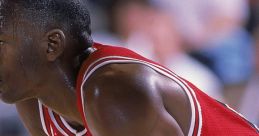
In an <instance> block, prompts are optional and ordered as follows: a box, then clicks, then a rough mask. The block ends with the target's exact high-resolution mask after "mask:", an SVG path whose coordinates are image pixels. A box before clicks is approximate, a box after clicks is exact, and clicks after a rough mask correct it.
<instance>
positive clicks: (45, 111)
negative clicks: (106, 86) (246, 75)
mask: <svg viewBox="0 0 259 136" xmlns="http://www.w3.org/2000/svg"><path fill="white" fill-rule="evenodd" d="M93 48H94V49H95V51H94V52H93V53H91V54H90V55H89V57H88V58H87V59H86V60H85V61H84V62H83V64H82V66H81V69H80V72H79V75H78V78H77V85H76V91H77V100H78V101H77V104H78V109H79V112H80V114H81V116H82V118H83V119H84V125H85V128H86V129H85V130H84V131H82V132H79V133H78V132H76V131H75V130H73V129H72V128H71V127H70V126H69V125H68V123H66V121H65V120H64V119H63V118H62V117H61V116H59V115H57V114H56V113H54V112H53V111H52V110H51V109H49V108H47V107H45V106H43V105H42V104H41V103H40V102H39V106H40V113H41V120H42V125H43V128H44V131H45V133H46V134H48V135H49V136H63V135H68V136H81V135H83V136H92V134H91V133H90V131H89V129H88V126H87V120H86V117H85V109H84V105H85V104H84V101H85V100H84V93H85V92H84V91H83V86H84V84H85V83H86V81H87V79H88V78H89V77H90V76H91V75H92V73H94V72H95V71H96V70H97V69H99V68H101V67H103V66H105V65H108V64H116V63H119V64H123V63H125V64H128V63H131V64H133V63H134V64H142V65H145V66H147V67H149V68H151V69H153V70H155V71H157V72H158V73H160V74H161V75H164V76H167V77H168V78H170V79H171V80H173V81H174V82H176V83H177V84H178V85H179V86H180V87H181V88H183V91H184V92H185V93H186V95H187V96H188V100H189V103H190V105H191V121H190V129H189V132H188V136H200V135H202V136H212V135H213V136H259V130H258V128H257V127H256V126H255V125H253V124H251V123H249V122H248V121H247V120H246V119H245V118H244V117H242V116H241V115H240V114H238V113H237V112H235V111H234V110H232V109H231V108H229V107H228V106H227V105H225V104H222V103H220V102H218V101H216V100H214V99H212V98H211V97H209V96H208V95H206V94H205V93H203V92H202V91H200V90H199V89H198V88H197V87H195V86H194V85H193V84H192V83H190V82H188V81H187V80H185V79H183V78H181V77H179V76H178V75H176V74H175V73H173V72H172V71H170V70H168V69H167V68H165V67H163V66H161V65H159V64H157V63H155V62H153V61H151V60H148V59H146V58H144V57H142V56H140V55H138V54H137V53H135V52H133V51H130V50H128V49H125V48H122V47H113V46H108V45H101V44H97V43H95V45H94V46H93ZM86 106H87V105H86ZM55 133H56V135H55Z"/></svg>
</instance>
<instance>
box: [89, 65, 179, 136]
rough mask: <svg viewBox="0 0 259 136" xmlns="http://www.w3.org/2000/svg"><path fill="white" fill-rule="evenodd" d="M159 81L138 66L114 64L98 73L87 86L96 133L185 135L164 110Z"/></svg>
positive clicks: (115, 135) (102, 135)
mask: <svg viewBox="0 0 259 136" xmlns="http://www.w3.org/2000/svg"><path fill="white" fill-rule="evenodd" d="M157 80H160V79H159V78H158V77H156V76H155V74H154V73H153V72H152V71H150V70H147V69H146V68H145V67H143V66H139V65H137V64H118V65H117V64H112V65H108V66H104V67H103V68H101V69H100V70H98V71H96V72H95V73H94V75H92V76H91V77H90V79H89V80H88V81H87V82H86V84H85V87H84V91H85V92H84V96H85V98H84V99H85V100H84V101H85V103H84V104H85V105H84V106H85V109H86V110H85V115H86V120H87V123H88V125H89V128H90V130H91V131H92V133H93V134H94V135H96V136H122V135H123V136H150V135H157V134H159V135H180V134H182V131H181V129H180V127H179V125H178V124H177V123H176V121H175V120H174V118H172V117H171V116H170V115H168V113H167V112H166V111H165V109H164V106H163V101H162V98H161V97H160V93H159V91H158V90H157V87H156V86H157V85H156V81H157ZM168 130H169V131H168ZM152 133H153V134H152Z"/></svg>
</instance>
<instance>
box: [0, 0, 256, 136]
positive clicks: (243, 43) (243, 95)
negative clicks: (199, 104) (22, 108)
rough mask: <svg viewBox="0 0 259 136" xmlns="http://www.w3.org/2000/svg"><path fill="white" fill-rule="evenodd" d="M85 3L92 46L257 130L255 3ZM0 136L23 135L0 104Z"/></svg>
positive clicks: (105, 0) (172, 0)
mask: <svg viewBox="0 0 259 136" xmlns="http://www.w3.org/2000/svg"><path fill="white" fill-rule="evenodd" d="M87 2H88V8H89V11H90V14H91V18H92V33H93V39H94V41H95V42H100V43H103V44H112V45H116V46H123V47H126V48H129V49H131V50H134V51H135V52H137V53H139V54H141V55H143V56H145V57H147V58H150V59H152V60H154V61H156V62H159V63H160V64H162V65H164V66H166V67H168V68H169V69H171V70H172V71H173V72H175V73H177V74H178V75H180V76H182V77H183V78H185V79H187V80H189V81H191V82H193V83H194V84H195V85H196V86H198V87H199V88H200V89H201V90H202V91H204V92H205V93H207V94H208V95H210V96H211V97H213V98H215V99H217V100H219V101H222V102H224V103H226V104H228V105H230V107H232V108H234V109H235V110H237V111H238V112H240V113H242V114H243V115H244V116H245V117H246V118H247V119H248V120H250V121H251V122H252V123H254V124H257V125H259V1H258V0H227V1H226V0H209V1H208V0H182V1H179V0H88V1H87ZM0 135H1V136H26V135H27V134H26V131H24V128H23V127H22V124H21V123H20V121H19V118H18V116H17V113H16V111H15V107H14V106H12V105H6V104H3V103H2V102H0Z"/></svg>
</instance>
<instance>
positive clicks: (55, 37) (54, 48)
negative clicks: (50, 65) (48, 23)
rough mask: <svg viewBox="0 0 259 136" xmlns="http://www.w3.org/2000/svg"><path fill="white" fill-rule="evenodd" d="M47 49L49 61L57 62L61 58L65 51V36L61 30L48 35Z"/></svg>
mask: <svg viewBox="0 0 259 136" xmlns="http://www.w3.org/2000/svg"><path fill="white" fill-rule="evenodd" d="M46 38H47V45H46V46H47V48H45V49H46V50H45V53H46V57H47V59H48V60H49V61H55V60H56V59H57V58H59V57H60V56H61V55H62V54H63V52H64V49H65V34H64V32H63V31H62V30H60V29H54V30H51V31H49V32H48V33H47V34H46Z"/></svg>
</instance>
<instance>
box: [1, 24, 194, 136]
mask: <svg viewBox="0 0 259 136" xmlns="http://www.w3.org/2000/svg"><path fill="white" fill-rule="evenodd" d="M13 22H18V20H13ZM10 24H12V25H5V26H4V27H3V28H1V31H2V33H1V35H0V40H1V41H2V42H1V46H0V49H1V52H0V71H1V73H0V79H1V85H0V92H1V93H0V94H1V99H2V100H3V101H5V102H7V103H16V106H17V109H18V112H19V114H20V116H21V118H22V120H23V122H24V124H25V126H26V128H27V129H28V130H29V132H30V133H31V135H33V136H42V135H44V132H43V131H42V128H41V124H40V118H39V111H38V103H37V99H39V100H41V101H42V102H43V103H44V104H45V105H47V106H48V107H49V108H51V109H53V110H54V111H55V112H57V113H58V114H60V115H62V116H63V117H64V118H65V120H66V121H67V122H69V123H70V124H71V125H72V126H74V127H82V126H83V120H82V118H81V117H80V114H79V112H78V109H77V105H76V95H75V88H74V86H75V80H76V77H77V75H76V74H77V73H78V70H79V69H76V68H75V67H74V61H73V60H74V58H75V56H76V54H77V52H78V51H79V50H82V48H83V47H82V45H78V44H76V42H75V41H73V40H72V38H71V36H70V35H69V34H67V33H66V32H65V31H64V30H62V29H60V28H59V27H56V28H55V29H49V30H48V31H47V32H39V31H36V30H34V29H31V28H32V26H31V23H29V22H26V20H23V21H21V22H19V23H10ZM28 37H31V39H33V40H32V41H31V42H30V44H28V43H27V42H26V39H28ZM72 51H73V52H72ZM31 56H34V57H31ZM86 59H87V58H86ZM35 60H36V61H35ZM83 91H84V99H85V105H84V107H85V109H86V111H85V115H86V120H87V123H88V125H89V128H90V131H91V132H92V134H93V135H94V136H169V135H170V136H171V135H172V136H174V135H175V136H178V135H179V136H181V135H187V134H188V130H189V127H190V123H189V122H190V120H191V108H190V104H189V101H188V98H187V95H186V94H185V93H184V91H182V88H180V87H179V86H178V85H177V84H176V83H175V82H174V81H172V80H171V79H169V78H167V77H165V76H163V75H161V74H159V73H157V72H156V71H154V70H152V69H151V68H149V67H147V66H144V65H140V64H110V65H106V66H103V67H102V68H100V69H98V70H97V71H95V72H94V73H93V75H92V76H91V77H90V78H89V79H88V80H87V82H86V84H85V86H84V90H83ZM64 102H65V104H64ZM32 109H34V110H32Z"/></svg>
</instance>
